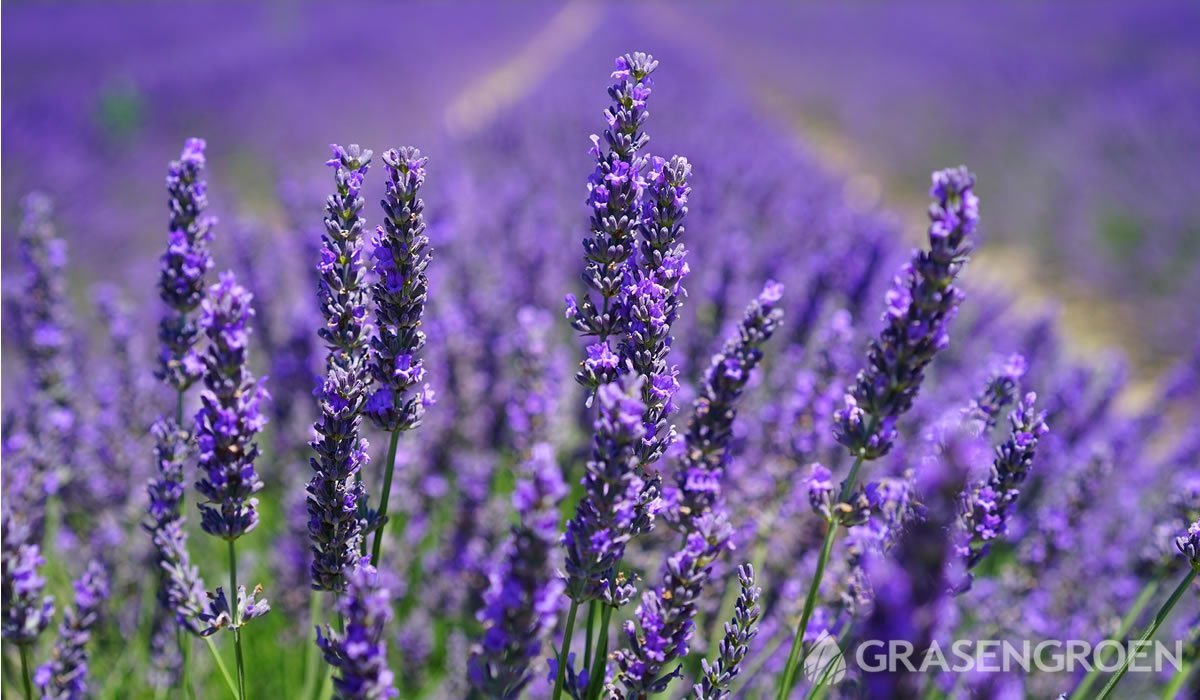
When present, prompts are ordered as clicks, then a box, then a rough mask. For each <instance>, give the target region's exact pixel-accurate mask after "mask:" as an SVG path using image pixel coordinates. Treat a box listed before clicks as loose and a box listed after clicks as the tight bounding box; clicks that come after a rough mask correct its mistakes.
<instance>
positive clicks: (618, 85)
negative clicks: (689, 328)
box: [567, 53, 686, 392]
mask: <svg viewBox="0 0 1200 700" xmlns="http://www.w3.org/2000/svg"><path fill="white" fill-rule="evenodd" d="M657 67H658V62H657V61H655V60H654V58H653V57H652V56H650V55H647V54H643V53H634V54H626V55H624V56H622V57H620V58H618V59H617V69H616V70H615V71H613V73H612V78H613V79H614V81H615V82H614V83H613V85H612V86H611V87H610V88H609V89H608V94H609V97H611V98H612V101H613V104H612V105H611V106H609V107H608V108H606V109H605V111H604V116H605V119H606V121H607V122H608V128H607V129H605V130H604V145H605V147H606V148H602V147H601V143H600V141H601V139H600V137H599V136H596V135H594V134H593V135H592V147H591V149H590V150H589V151H588V152H589V153H590V154H591V155H592V156H593V157H594V158H595V159H596V169H595V171H594V172H593V173H592V176H591V177H590V178H589V179H588V200H587V201H588V205H589V207H590V209H591V235H590V236H588V237H587V238H585V239H584V241H583V250H584V258H585V260H586V261H587V263H586V267H585V269H584V273H583V281H584V283H585V284H586V285H587V286H588V289H589V291H588V292H587V293H585V294H584V296H583V300H582V301H577V300H576V298H575V296H574V295H568V296H567V319H568V320H570V322H571V325H572V327H574V328H575V329H576V330H578V331H579V332H581V333H583V334H584V335H586V336H591V337H594V338H595V339H596V342H595V343H593V344H592V346H591V347H589V348H588V360H586V361H585V362H584V363H583V366H582V367H581V369H580V370H579V373H578V374H577V375H576V380H577V381H579V383H580V384H582V385H584V386H585V387H588V388H589V389H590V390H591V391H593V392H594V391H595V390H596V389H597V388H598V387H599V386H600V385H601V384H603V383H606V382H609V381H612V380H613V378H614V377H615V376H616V374H617V363H616V359H615V358H616V355H615V353H614V352H613V350H612V348H611V346H610V345H609V342H608V339H609V337H610V336H612V335H616V334H618V333H621V332H623V331H624V324H625V315H626V310H625V308H624V306H625V305H624V301H623V299H622V297H623V289H622V288H623V286H624V285H625V280H626V270H625V265H626V262H627V261H628V259H629V257H630V256H631V255H632V254H633V252H634V248H635V246H636V243H635V242H634V236H635V234H636V232H637V231H638V229H639V227H640V226H641V221H642V211H641V206H640V197H641V191H642V187H643V186H644V183H643V182H642V170H643V168H644V167H645V161H644V159H643V158H642V157H641V156H639V155H638V153H639V151H641V149H642V148H643V147H644V146H645V145H646V143H647V142H648V141H649V140H650V137H649V136H648V135H647V134H646V133H645V132H643V131H642V124H643V122H645V120H646V118H647V117H648V116H649V112H648V111H647V110H646V100H647V99H649V97H650V88H651V85H652V82H651V80H650V74H651V73H653V72H654V69H655V68H657ZM685 177H686V175H685ZM676 213H678V212H676ZM593 292H594V293H595V294H596V295H597V296H596V300H593V296H592V293H593ZM597 304H598V305H597ZM610 358H612V359H611V360H610ZM648 390H649V389H647V391H648Z"/></svg>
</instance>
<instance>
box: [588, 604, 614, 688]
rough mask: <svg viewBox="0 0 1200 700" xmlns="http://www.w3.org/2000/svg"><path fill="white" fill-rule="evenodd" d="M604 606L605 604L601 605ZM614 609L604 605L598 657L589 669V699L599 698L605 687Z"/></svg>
mask: <svg viewBox="0 0 1200 700" xmlns="http://www.w3.org/2000/svg"><path fill="white" fill-rule="evenodd" d="M601 605H603V603H601ZM612 611H613V608H612V606H611V605H604V610H603V611H602V612H601V613H600V629H599V630H597V632H598V633H599V636H598V637H597V638H596V655H595V656H594V657H593V658H592V665H591V666H589V667H588V697H589V698H599V697H600V691H601V689H602V688H603V686H604V672H605V668H606V667H607V666H608V663H607V661H606V660H607V657H608V623H609V621H610V620H611V619H612Z"/></svg>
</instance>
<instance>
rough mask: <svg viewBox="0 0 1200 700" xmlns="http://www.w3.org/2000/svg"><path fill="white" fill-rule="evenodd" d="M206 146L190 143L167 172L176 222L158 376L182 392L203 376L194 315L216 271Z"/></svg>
mask: <svg viewBox="0 0 1200 700" xmlns="http://www.w3.org/2000/svg"><path fill="white" fill-rule="evenodd" d="M204 146H205V144H204V140H203V139H188V141H187V143H186V144H184V147H183V153H182V154H181V155H180V157H179V160H175V161H171V164H170V166H168V168H167V195H168V204H169V206H170V210H171V220H170V223H169V225H168V229H167V251H166V253H164V254H163V257H162V269H161V272H160V273H159V279H158V293H159V296H161V297H162V300H163V301H164V302H165V303H166V305H167V307H168V308H169V309H170V312H169V313H167V315H165V316H164V317H163V319H162V321H161V322H160V323H159V329H158V337H159V340H160V341H161V342H162V346H163V347H162V355H161V358H160V365H159V369H158V376H159V378H160V379H162V380H163V381H165V382H166V383H167V384H169V385H170V386H172V387H173V388H174V389H175V390H176V391H180V392H182V391H186V390H187V388H188V387H190V386H191V385H192V384H195V383H196V381H198V380H199V379H200V377H201V375H202V374H203V373H204V364H203V362H202V361H201V360H200V357H199V355H198V354H197V352H196V347H195V346H196V341H197V340H198V339H199V336H200V330H199V328H197V326H196V319H195V318H192V317H191V315H192V313H193V312H194V311H195V310H196V309H197V308H198V307H199V306H200V302H201V301H203V299H204V291H205V275H206V274H207V273H208V270H209V269H210V268H211V267H212V257H211V256H210V254H209V251H208V245H209V243H210V242H211V240H212V227H213V225H214V223H215V220H214V219H213V218H212V217H210V216H207V215H206V214H205V213H204V210H205V208H206V207H207V206H208V195H207V189H208V186H207V184H206V183H205V181H204V166H205V159H204Z"/></svg>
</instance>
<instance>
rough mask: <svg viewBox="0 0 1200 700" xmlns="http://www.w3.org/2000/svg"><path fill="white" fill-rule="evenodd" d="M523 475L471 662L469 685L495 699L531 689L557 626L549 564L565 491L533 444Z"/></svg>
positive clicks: (544, 452) (555, 584)
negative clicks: (536, 663) (535, 667)
mask: <svg viewBox="0 0 1200 700" xmlns="http://www.w3.org/2000/svg"><path fill="white" fill-rule="evenodd" d="M522 471H523V473H524V474H523V478H522V479H521V480H520V481H519V482H517V485H516V489H515V491H514V493H513V507H514V508H515V510H516V512H517V517H518V518H519V523H518V524H517V525H516V526H514V527H513V531H512V536H511V537H510V539H509V541H508V544H507V545H506V546H505V548H504V552H503V554H502V558H501V560H500V562H499V565H498V566H497V567H496V570H495V571H493V572H492V573H491V574H490V576H489V583H488V590H487V592H486V593H485V594H484V598H483V601H484V607H483V609H482V610H480V612H479V619H480V621H481V622H482V623H483V638H482V640H481V641H480V642H479V643H478V644H476V645H475V646H474V647H473V648H472V650H471V658H470V662H469V664H468V678H469V680H470V681H471V685H472V686H473V687H474V688H475V689H476V690H478V691H479V692H480V693H482V694H483V695H484V696H485V697H489V698H516V697H518V695H519V694H520V692H521V690H522V689H523V688H524V687H525V686H526V685H527V684H528V683H529V679H530V671H529V664H530V662H531V661H532V660H533V659H535V658H536V657H537V655H538V653H539V652H540V650H541V639H542V638H543V637H544V636H545V635H546V634H547V633H549V632H550V630H552V629H553V628H554V624H555V622H556V620H557V611H558V606H559V601H560V599H561V596H562V591H563V583H562V581H561V580H560V579H558V578H557V577H556V576H554V574H553V572H552V570H551V568H550V565H549V564H550V557H551V554H552V553H553V551H554V546H555V544H556V543H557V540H558V537H559V535H558V506H559V503H561V501H562V499H563V497H564V496H566V493H567V487H566V484H564V483H563V480H562V475H561V474H560V470H559V466H558V463H557V462H556V461H555V460H554V448H553V447H551V446H550V445H549V444H548V443H538V444H536V445H534V446H533V448H532V451H531V455H530V457H529V459H528V461H527V462H526V464H525V465H524V468H523V470H522Z"/></svg>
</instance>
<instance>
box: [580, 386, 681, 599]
mask: <svg viewBox="0 0 1200 700" xmlns="http://www.w3.org/2000/svg"><path fill="white" fill-rule="evenodd" d="M596 396H597V398H598V399H599V403H600V412H599V415H598V416H597V418H596V424H595V432H594V434H593V437H592V454H591V458H590V459H589V460H588V463H587V471H586V473H585V474H584V477H583V486H584V497H583V499H582V500H581V501H580V502H579V505H578V507H577V509H576V511H575V516H574V517H573V518H571V520H570V521H569V522H568V523H567V529H566V533H565V534H564V535H563V545H564V547H566V550H567V558H566V574H567V594H568V595H569V596H571V598H572V600H575V601H576V602H579V603H582V602H586V601H589V600H597V599H600V600H603V601H604V602H606V603H607V604H609V605H612V606H614V607H619V606H621V605H624V604H625V603H626V602H627V601H628V600H629V599H630V597H632V596H633V587H632V586H631V585H629V584H628V583H627V582H625V581H624V580H623V578H621V577H620V576H619V575H618V572H617V564H618V563H620V561H621V559H622V557H624V555H625V545H626V544H627V543H628V542H629V541H630V540H631V539H632V538H633V537H635V536H636V535H639V534H641V533H644V532H648V531H649V530H650V529H651V527H652V526H653V523H654V514H655V510H656V509H657V507H658V503H659V497H658V487H657V484H656V483H655V481H654V479H653V478H650V480H649V481H647V480H646V479H643V477H641V476H639V475H638V470H637V466H638V449H639V446H640V445H641V440H642V438H643V437H644V436H645V433H646V427H645V425H644V424H643V423H642V416H643V414H644V411H645V406H644V405H643V404H642V401H641V398H640V396H641V380H640V379H639V380H636V381H623V382H611V383H608V384H604V385H602V386H601V387H600V389H599V391H597V393H596Z"/></svg>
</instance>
